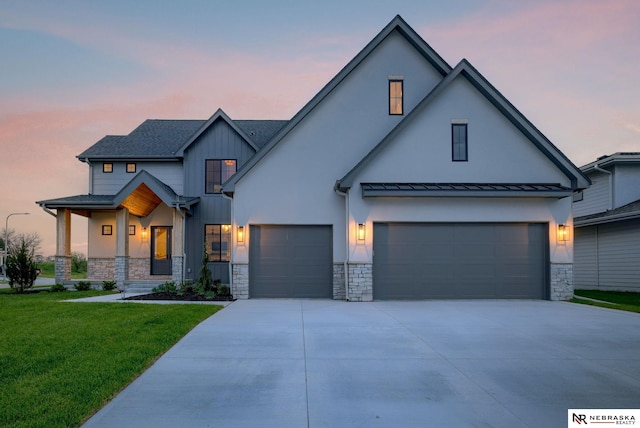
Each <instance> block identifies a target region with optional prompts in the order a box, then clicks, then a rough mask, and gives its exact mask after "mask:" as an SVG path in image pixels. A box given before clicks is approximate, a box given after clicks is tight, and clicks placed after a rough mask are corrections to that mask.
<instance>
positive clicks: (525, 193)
mask: <svg viewBox="0 0 640 428" xmlns="http://www.w3.org/2000/svg"><path fill="white" fill-rule="evenodd" d="M360 187H361V188H362V197H363V198H374V197H394V198H397V197H412V198H415V197H432V198H436V197H438V198H441V197H465V198H478V197H482V198H557V199H561V198H566V197H567V196H571V194H572V193H573V191H572V190H571V188H569V187H565V186H562V185H560V184H555V183H554V184H549V183H360Z"/></svg>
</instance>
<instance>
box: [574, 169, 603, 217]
mask: <svg viewBox="0 0 640 428" xmlns="http://www.w3.org/2000/svg"><path fill="white" fill-rule="evenodd" d="M589 178H590V179H591V182H592V184H591V187H589V188H588V189H585V190H583V191H582V200H581V201H578V202H574V203H573V216H574V217H582V216H584V215H589V214H595V213H600V212H603V211H606V210H608V209H609V176H608V175H607V174H604V173H602V172H596V173H594V174H589Z"/></svg>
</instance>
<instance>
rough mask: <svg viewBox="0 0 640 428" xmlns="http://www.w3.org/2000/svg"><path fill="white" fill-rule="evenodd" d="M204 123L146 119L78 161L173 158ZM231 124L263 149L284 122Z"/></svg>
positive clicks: (79, 156)
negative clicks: (130, 130) (127, 132)
mask: <svg viewBox="0 0 640 428" xmlns="http://www.w3.org/2000/svg"><path fill="white" fill-rule="evenodd" d="M205 123H206V120H165V119H148V120H145V121H144V122H143V123H142V124H141V125H140V126H138V127H137V128H136V129H134V130H133V131H132V132H131V133H130V134H129V135H107V136H106V137H104V138H102V139H101V140H99V141H98V142H97V143H95V144H94V145H93V146H91V147H89V148H88V149H87V150H85V151H84V152H82V153H81V154H79V155H78V159H80V160H86V159H124V158H126V159H153V158H161V159H168V158H175V153H176V151H178V149H180V147H182V145H183V144H184V143H185V142H186V141H188V140H189V137H191V136H192V135H193V134H194V133H195V132H196V131H198V130H199V129H200V128H201V127H202V126H203V125H204V124H205ZM234 123H235V124H236V125H237V126H238V127H239V128H241V129H242V130H243V131H245V132H246V134H247V135H248V136H249V137H250V138H253V142H254V143H255V144H256V145H257V146H258V147H262V146H264V145H265V144H266V143H267V141H269V140H270V139H271V138H272V137H273V136H274V135H275V133H276V132H278V130H280V128H282V127H283V126H284V125H285V124H286V123H287V121H286V120H237V121H234Z"/></svg>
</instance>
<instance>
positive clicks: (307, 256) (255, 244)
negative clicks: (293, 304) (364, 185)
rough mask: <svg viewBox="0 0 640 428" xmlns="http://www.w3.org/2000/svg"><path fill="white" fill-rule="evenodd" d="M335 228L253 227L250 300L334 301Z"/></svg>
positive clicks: (251, 237)
mask: <svg viewBox="0 0 640 428" xmlns="http://www.w3.org/2000/svg"><path fill="white" fill-rule="evenodd" d="M332 238H333V237H332V229H331V226H307V225H304V226H301V225H252V226H251V232H250V247H249V297H275V298H278V297H280V298H289V297H296V298H301V297H303V298H304V297H324V298H331V297H333V250H332Z"/></svg>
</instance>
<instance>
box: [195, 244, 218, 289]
mask: <svg viewBox="0 0 640 428" xmlns="http://www.w3.org/2000/svg"><path fill="white" fill-rule="evenodd" d="M213 287H214V283H213V278H212V277H211V270H209V255H208V253H207V245H206V243H205V245H204V248H203V251H202V265H201V266H200V272H198V280H197V281H196V284H195V286H194V287H193V288H194V289H195V290H196V291H197V292H198V294H206V292H207V291H213V290H214V288H213Z"/></svg>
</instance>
